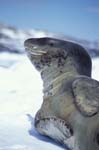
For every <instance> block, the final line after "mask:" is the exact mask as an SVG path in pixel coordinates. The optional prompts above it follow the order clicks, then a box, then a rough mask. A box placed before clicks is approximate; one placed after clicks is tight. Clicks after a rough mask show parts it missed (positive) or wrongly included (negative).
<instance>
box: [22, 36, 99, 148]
mask: <svg viewBox="0 0 99 150" xmlns="http://www.w3.org/2000/svg"><path fill="white" fill-rule="evenodd" d="M24 46H25V49H26V52H27V55H28V57H29V59H30V60H31V62H32V63H33V65H34V66H35V68H36V69H37V70H38V71H39V72H40V74H41V77H42V80H43V87H44V89H43V93H44V96H43V103H42V106H41V108H40V110H38V112H37V114H36V116H35V124H34V125H35V128H36V130H37V131H38V132H39V133H40V134H42V135H45V136H48V137H50V138H52V139H54V140H56V141H58V142H60V143H61V144H63V145H65V146H66V148H68V149H69V150H99V82H98V81H96V80H94V79H92V78H91V70H92V62H91V58H90V56H89V54H88V53H87V51H86V50H85V49H84V48H83V47H82V46H80V45H79V44H77V43H73V42H70V41H64V40H59V39H54V38H49V37H44V38H31V39H27V40H26V41H25V42H24Z"/></svg>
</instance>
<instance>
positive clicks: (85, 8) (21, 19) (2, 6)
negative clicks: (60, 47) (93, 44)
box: [0, 0, 99, 40]
mask: <svg viewBox="0 0 99 150" xmlns="http://www.w3.org/2000/svg"><path fill="white" fill-rule="evenodd" d="M0 22H2V23H7V24H9V25H14V26H16V27H19V28H24V29H28V28H33V29H40V30H47V31H49V32H57V33H63V34H65V35H69V36H73V37H78V38H81V39H89V40H96V39H99V0H0Z"/></svg>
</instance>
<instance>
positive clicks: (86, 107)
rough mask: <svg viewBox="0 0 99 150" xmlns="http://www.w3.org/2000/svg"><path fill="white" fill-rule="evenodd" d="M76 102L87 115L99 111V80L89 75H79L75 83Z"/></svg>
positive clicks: (92, 114)
mask: <svg viewBox="0 0 99 150" xmlns="http://www.w3.org/2000/svg"><path fill="white" fill-rule="evenodd" d="M72 88H73V94H74V103H75V105H76V107H77V109H78V110H79V111H80V112H81V113H82V114H83V115H84V116H87V117H91V116H94V115H95V114H97V113H98V112H99V82H98V81H96V80H94V79H91V78H89V77H86V76H85V77H79V78H78V79H76V80H75V81H74V82H73V84H72Z"/></svg>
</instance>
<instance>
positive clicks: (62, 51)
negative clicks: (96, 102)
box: [24, 37, 92, 76]
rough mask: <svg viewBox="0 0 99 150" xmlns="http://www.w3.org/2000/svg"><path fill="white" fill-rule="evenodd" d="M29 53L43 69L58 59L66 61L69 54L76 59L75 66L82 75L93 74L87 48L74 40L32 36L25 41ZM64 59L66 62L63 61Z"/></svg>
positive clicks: (39, 68) (35, 63) (38, 66)
mask: <svg viewBox="0 0 99 150" xmlns="http://www.w3.org/2000/svg"><path fill="white" fill-rule="evenodd" d="M24 46H25V49H26V51H27V54H28V56H29V58H30V60H31V61H32V63H33V64H34V66H35V67H36V69H37V70H39V71H42V69H43V68H44V67H45V66H47V65H48V66H50V64H51V62H52V61H55V60H57V58H59V59H58V64H59V65H60V64H61V62H62V63H65V60H66V58H67V57H68V56H69V57H71V59H73V60H74V61H75V64H76V65H75V67H77V70H78V72H79V73H80V74H81V75H86V76H91V68H92V63H91V58H90V56H89V54H88V53H87V52H86V50H85V49H84V48H83V47H82V46H80V45H78V44H76V43H73V42H69V41H63V40H59V39H54V38H48V37H44V38H31V39H27V40H26V41H25V43H24ZM63 59H64V62H63Z"/></svg>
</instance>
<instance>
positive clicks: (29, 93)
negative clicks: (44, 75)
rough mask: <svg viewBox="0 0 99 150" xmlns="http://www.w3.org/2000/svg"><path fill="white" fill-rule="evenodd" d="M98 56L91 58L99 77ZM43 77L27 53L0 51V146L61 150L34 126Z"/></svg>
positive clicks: (10, 149)
mask: <svg viewBox="0 0 99 150" xmlns="http://www.w3.org/2000/svg"><path fill="white" fill-rule="evenodd" d="M98 66H99V58H97V59H94V60H93V72H92V76H93V78H94V79H97V80H99V72H98ZM42 96H43V95H42V80H41V77H40V74H39V73H38V72H37V71H36V69H35V68H34V66H33V65H32V64H31V62H30V61H29V59H28V58H27V56H26V55H25V54H24V55H17V54H9V53H1V54H0V150H41V149H43V150H61V149H65V148H64V147H62V146H61V145H58V144H57V143H55V142H54V141H53V140H50V139H48V138H47V137H43V136H41V135H39V134H38V133H37V132H36V130H35V129H34V126H33V122H34V116H35V113H36V112H37V110H38V109H39V108H40V106H41V103H42Z"/></svg>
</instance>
